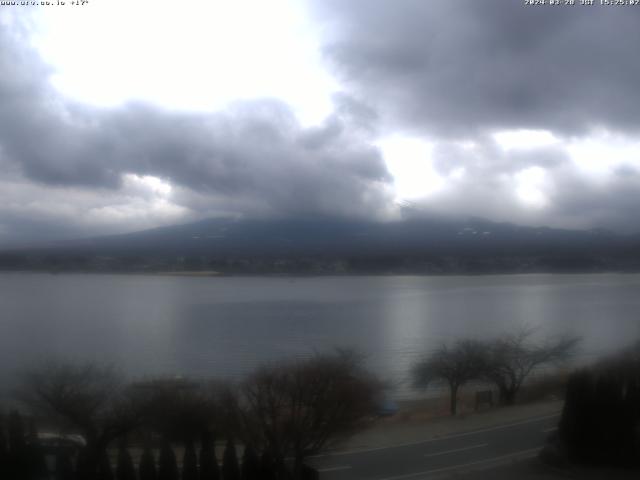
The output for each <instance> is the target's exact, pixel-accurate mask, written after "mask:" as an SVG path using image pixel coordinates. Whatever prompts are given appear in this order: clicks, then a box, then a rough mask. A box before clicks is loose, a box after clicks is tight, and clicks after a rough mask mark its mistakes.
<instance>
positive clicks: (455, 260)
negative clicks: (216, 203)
mask: <svg viewBox="0 0 640 480" xmlns="http://www.w3.org/2000/svg"><path fill="white" fill-rule="evenodd" d="M0 268H2V269H5V270H22V269H35V270H49V271H50V270H55V271H59V270H60V271H64V270H81V271H96V270H97V271H166V270H170V271H186V270H189V271H211V270H215V271H218V272H221V273H488V272H530V271H604V270H619V271H636V270H640V237H639V236H625V235H617V234H614V233H612V232H608V231H603V230H588V231H583V230H561V229H552V228H546V227H523V226H518V225H513V224H509V223H495V222H490V221H488V220H484V219H478V218H471V219H467V220H465V221H454V220H445V219H413V220H403V221H396V222H386V223H382V222H370V221H353V220H343V219H331V218H327V219H314V220H301V219H286V220H235V219H212V220H204V221H200V222H196V223H190V224H185V225H176V226H170V227H163V228H157V229H153V230H146V231H141V232H136V233H130V234H126V235H117V236H107V237H98V238H91V239H83V240H76V241H69V242H64V243H59V244H56V245H47V246H44V247H40V248H29V249H20V248H17V249H13V250H10V251H3V252H0Z"/></svg>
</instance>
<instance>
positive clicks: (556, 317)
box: [0, 273, 640, 396]
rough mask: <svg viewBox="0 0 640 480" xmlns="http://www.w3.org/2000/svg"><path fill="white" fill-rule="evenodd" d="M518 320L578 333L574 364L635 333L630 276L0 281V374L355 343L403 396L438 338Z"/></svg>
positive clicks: (634, 281)
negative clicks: (76, 363)
mask: <svg viewBox="0 0 640 480" xmlns="http://www.w3.org/2000/svg"><path fill="white" fill-rule="evenodd" d="M520 325H528V326H535V327H539V333H538V334H539V335H540V336H542V337H544V336H549V337H552V336H557V335H561V334H575V335H581V336H582V337H583V339H584V341H583V343H582V352H581V358H583V359H589V358H595V357H596V356H598V355H601V354H604V353H607V352H610V351H613V350H615V349H616V348H619V347H621V346H624V345H627V344H629V343H630V342H632V341H634V340H635V339H638V338H640V275H636V274H593V275H551V274H549V275H546V274H540V275H492V276H441V277H428V276H415V277H411V276H378V277H302V278H299V277H173V276H151V275H148V276H147V275H102V274H59V275H51V274H38V273H3V274H0V378H1V379H2V381H3V382H4V383H5V384H6V383H7V381H8V379H10V378H11V375H12V373H13V372H15V371H19V370H21V369H23V368H25V366H27V365H28V364H29V363H32V362H34V361H46V359H47V358H50V357H52V356H56V357H62V358H66V359H90V360H94V361H99V362H110V363H114V364H116V365H118V366H120V367H122V369H123V370H124V371H125V372H127V373H128V374H130V375H132V376H142V375H158V374H171V375H176V374H180V375H193V376H198V377H201V376H216V377H234V378H237V377H239V376H242V375H243V374H245V373H247V372H249V371H250V370H251V369H253V368H254V367H255V366H256V365H259V364H261V363H263V362H266V361H274V360H278V359H282V358H290V357H304V356H308V355H311V354H313V352H314V351H325V350H327V349H331V348H333V347H354V348H356V349H358V350H360V351H361V352H363V353H364V354H365V355H366V356H367V362H368V365H369V367H370V368H371V369H372V370H374V371H376V372H377V373H379V374H380V375H381V376H383V377H384V378H387V379H389V380H390V381H392V382H393V384H394V385H395V387H396V393H397V395H398V396H409V395H411V393H412V392H411V389H410V388H409V386H408V382H407V380H408V371H409V369H410V367H411V365H412V364H413V363H414V362H415V361H416V360H417V359H419V358H421V357H422V356H423V355H424V354H425V353H428V352H429V351H431V350H432V349H433V348H435V347H437V346H438V345H439V344H441V343H442V342H447V341H450V340H452V339H457V338H461V337H477V338H490V337H492V336H495V335H499V334H501V333H504V332H507V331H510V330H513V329H515V328H517V327H518V326H520Z"/></svg>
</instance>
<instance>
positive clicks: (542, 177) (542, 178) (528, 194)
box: [515, 167, 548, 208]
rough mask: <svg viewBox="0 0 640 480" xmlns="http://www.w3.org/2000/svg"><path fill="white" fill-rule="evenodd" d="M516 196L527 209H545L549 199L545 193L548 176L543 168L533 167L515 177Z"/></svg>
mask: <svg viewBox="0 0 640 480" xmlns="http://www.w3.org/2000/svg"><path fill="white" fill-rule="evenodd" d="M515 180H516V195H517V197H518V198H519V199H520V201H521V202H522V203H523V204H524V205H526V206H527V207H532V208H544V207H546V206H547V203H548V199H547V196H546V195H545V193H544V187H545V185H546V182H547V174H546V172H545V171H544V169H543V168H540V167H531V168H527V169H525V170H522V171H520V172H518V173H517V174H516V175H515Z"/></svg>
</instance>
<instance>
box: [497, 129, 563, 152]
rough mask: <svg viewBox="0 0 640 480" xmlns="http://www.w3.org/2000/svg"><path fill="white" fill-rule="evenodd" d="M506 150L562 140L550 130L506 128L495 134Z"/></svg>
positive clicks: (541, 145)
mask: <svg viewBox="0 0 640 480" xmlns="http://www.w3.org/2000/svg"><path fill="white" fill-rule="evenodd" d="M493 139H494V140H495V142H496V143H497V144H498V145H500V147H501V148H502V149H504V150H528V149H534V148H541V147H548V146H551V145H555V144H558V143H559V142H560V140H559V139H558V138H557V137H555V136H554V135H553V133H551V132H550V131H548V130H524V129H519V130H504V131H501V132H496V133H494V134H493Z"/></svg>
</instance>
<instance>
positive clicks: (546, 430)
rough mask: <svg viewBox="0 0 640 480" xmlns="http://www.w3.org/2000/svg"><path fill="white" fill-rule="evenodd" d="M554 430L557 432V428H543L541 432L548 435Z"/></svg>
mask: <svg viewBox="0 0 640 480" xmlns="http://www.w3.org/2000/svg"><path fill="white" fill-rule="evenodd" d="M556 430H558V427H553V428H545V429H544V430H542V433H550V432H555V431H556Z"/></svg>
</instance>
